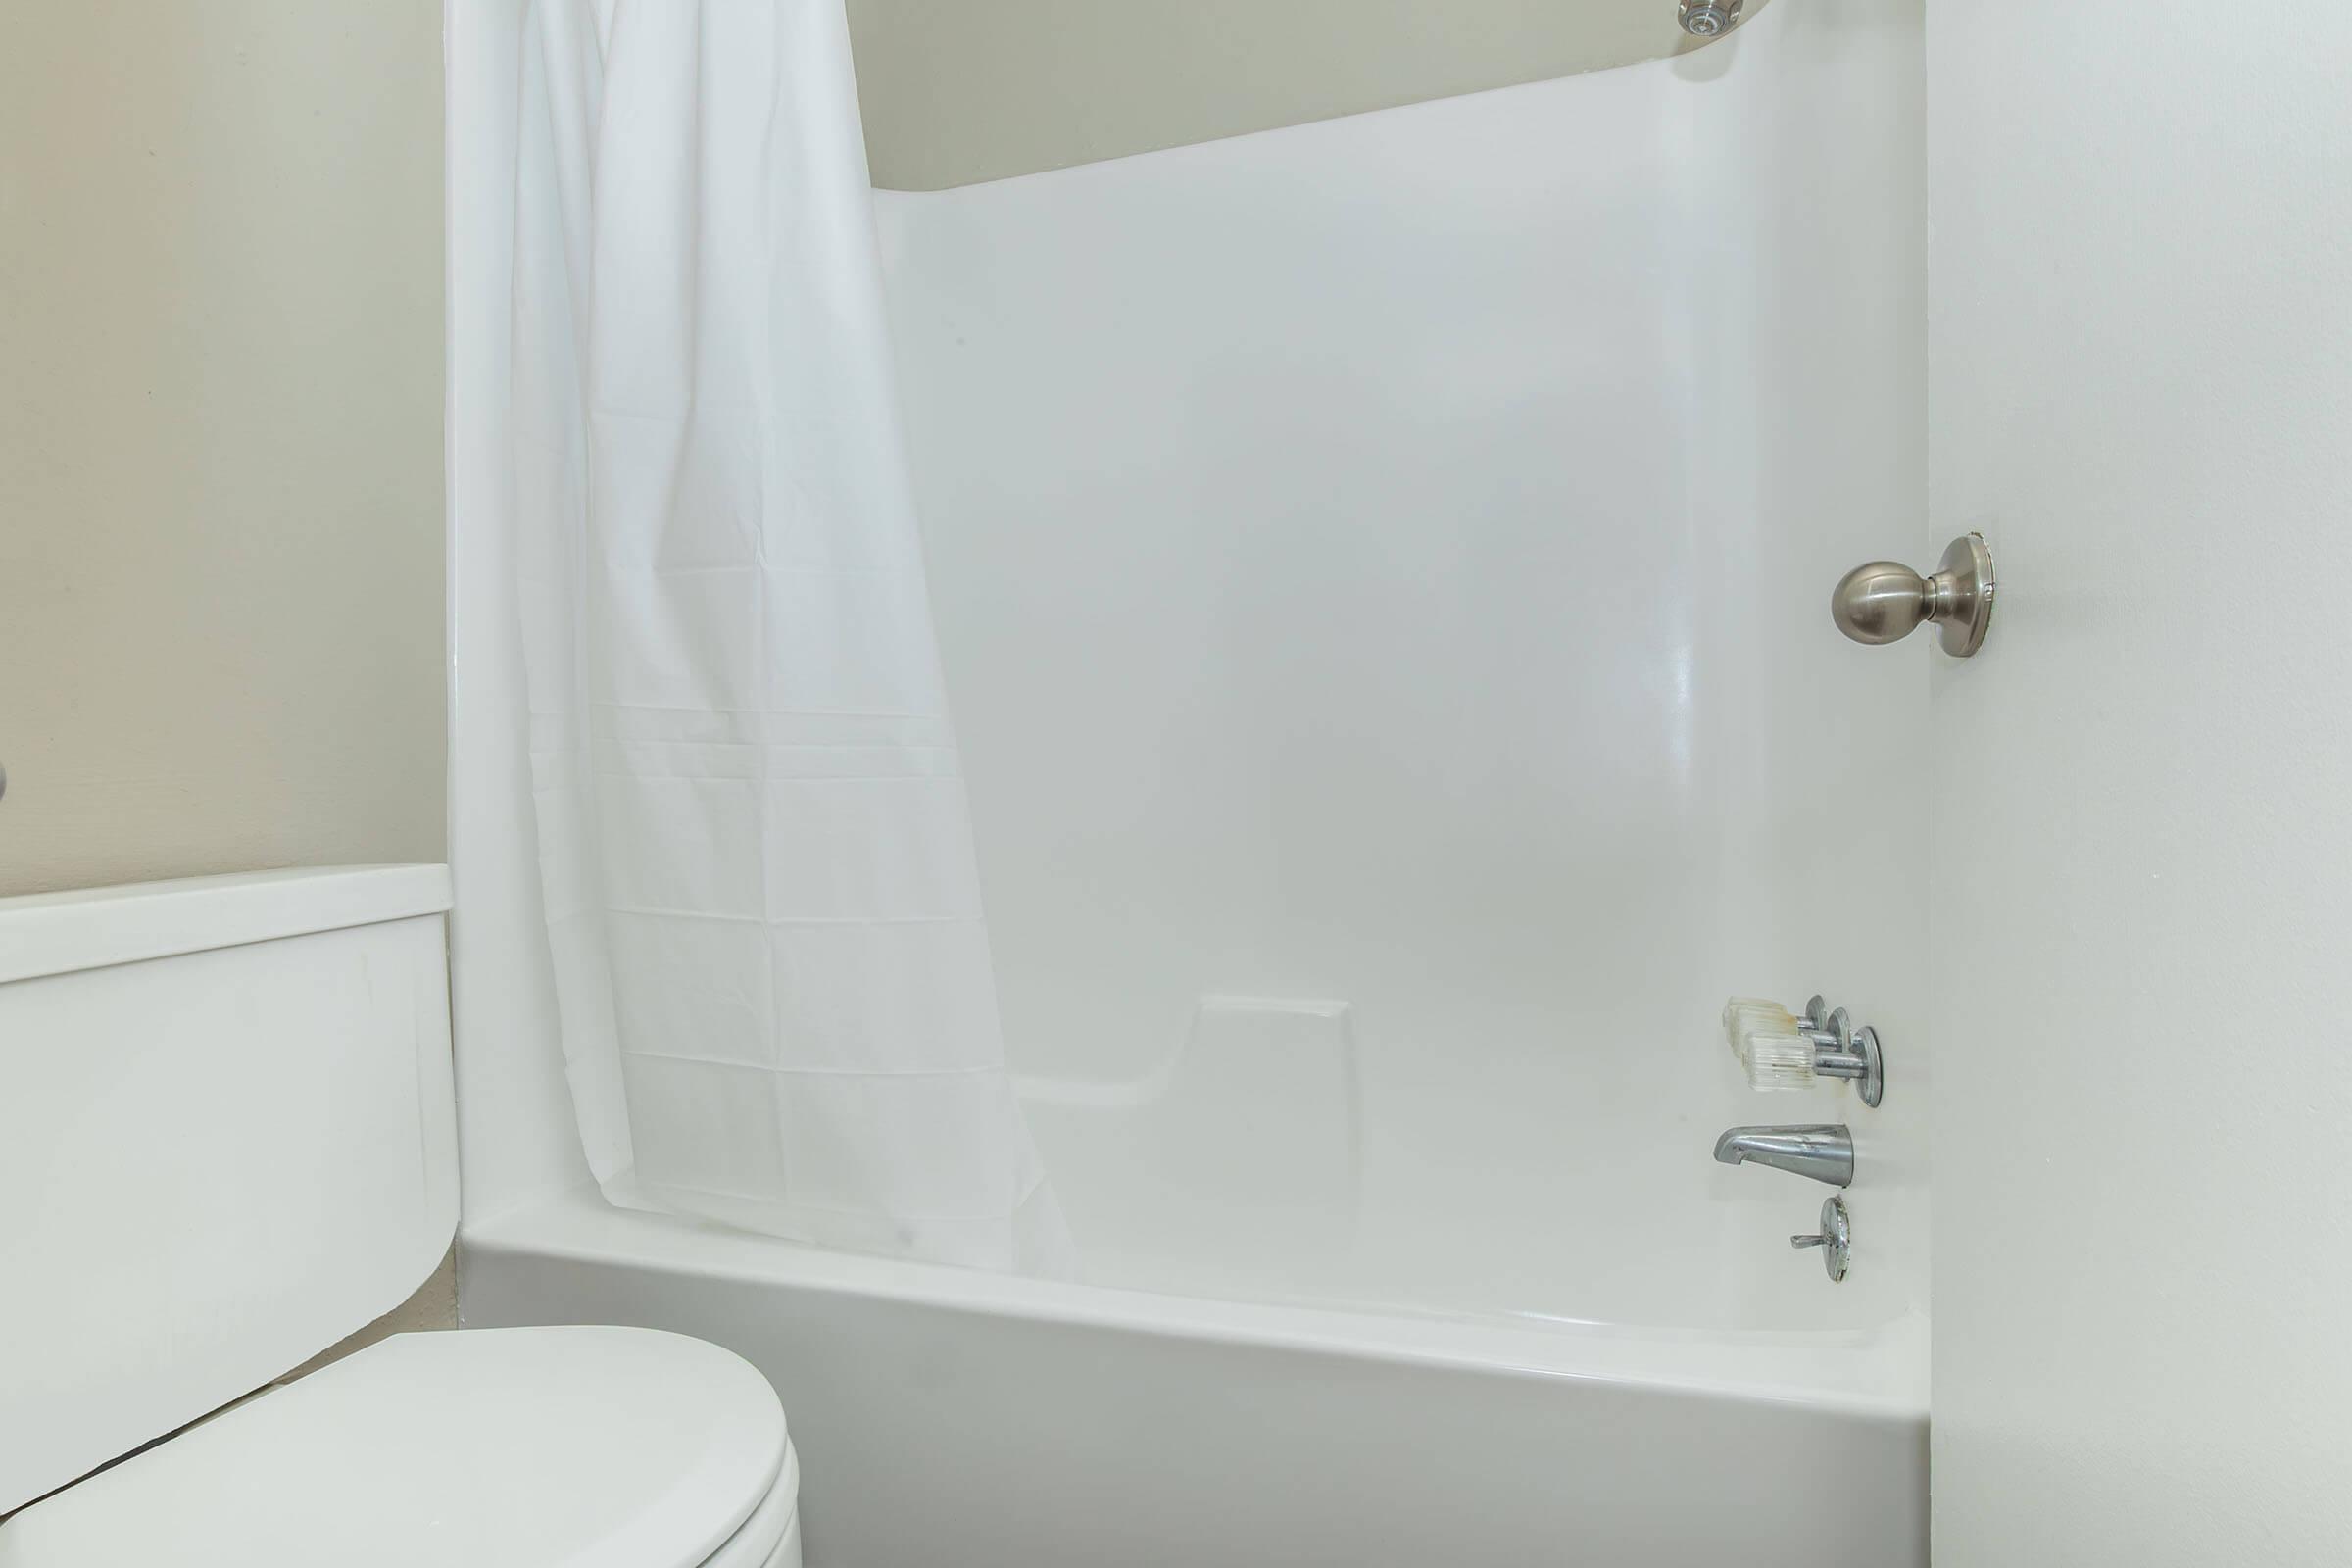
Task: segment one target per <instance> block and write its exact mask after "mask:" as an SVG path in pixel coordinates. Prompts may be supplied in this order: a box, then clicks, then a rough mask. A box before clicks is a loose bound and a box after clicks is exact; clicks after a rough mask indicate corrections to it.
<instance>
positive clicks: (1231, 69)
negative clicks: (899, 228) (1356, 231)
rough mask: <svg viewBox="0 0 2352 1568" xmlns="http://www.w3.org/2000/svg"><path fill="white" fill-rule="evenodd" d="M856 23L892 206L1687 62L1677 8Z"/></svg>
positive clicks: (1125, 5)
mask: <svg viewBox="0 0 2352 1568" xmlns="http://www.w3.org/2000/svg"><path fill="white" fill-rule="evenodd" d="M1749 4H1750V8H1751V10H1752V9H1755V8H1758V7H1760V6H1761V4H1762V0H1749ZM849 14H850V28H851V34H852V38H853V40H854V42H855V47H856V51H857V57H858V93H859V96H860V99H861V100H862V102H863V104H864V110H865V137H866V153H867V157H868V159H869V161H870V163H871V165H872V170H873V177H874V183H875V184H877V185H880V186H883V187H885V188H888V189H894V190H938V189H942V188H944V187H947V186H951V185H966V184H971V183H973V182H975V181H977V180H984V179H1001V178H1004V177H1005V176H1006V175H1010V174H1026V173H1034V172H1037V171H1039V170H1044V169H1058V168H1062V167H1064V166H1066V165H1070V164H1082V163H1090V162H1092V161H1094V160H1096V159H1100V158H1116V157H1120V156H1122V155H1124V154H1127V153H1136V152H1145V151H1149V150H1150V149H1152V148H1155V147H1172V146H1179V145H1182V144H1184V143H1187V142H1196V141H1209V140H1213V139H1215V138H1217V137H1221V136H1234V135H1239V134H1241V133H1243V132H1245V131H1251V130H1265V129H1269V128H1271V127H1273V126H1276V125H1294V124H1299V123H1302V122H1305V121H1309V120H1326V119H1330V118H1331V117H1333V116H1336V115H1348V114H1356V113H1359V112H1361V111H1363V110H1367V109H1385V108H1388V107H1391V106H1393V105H1396V104H1404V103H1413V102H1417V101H1419V100H1421V99H1425V98H1444V97H1449V96H1451V95H1453V94H1455V93H1464V92H1476V91H1479V90H1481V89H1483V88H1488V87H1501V86H1507V85H1510V84H1512V83H1515V82H1523V81H1541V80H1544V79H1546V78H1549V77H1552V76H1564V75H1569V74H1572V73H1577V72H1583V71H1595V70H1598V69H1600V68H1602V67H1604V66H1620V65H1627V64H1630V63H1632V62H1634V61H1637V60H1653V59H1656V58H1658V57H1659V56H1662V55H1670V54H1676V53H1680V52H1681V51H1683V50H1684V49H1687V48H1691V47H1695V46H1697V45H1696V40H1693V39H1691V38H1689V37H1686V36H1685V35H1684V33H1683V32H1682V30H1681V28H1680V27H1679V26H1677V25H1676V23H1675V0H849Z"/></svg>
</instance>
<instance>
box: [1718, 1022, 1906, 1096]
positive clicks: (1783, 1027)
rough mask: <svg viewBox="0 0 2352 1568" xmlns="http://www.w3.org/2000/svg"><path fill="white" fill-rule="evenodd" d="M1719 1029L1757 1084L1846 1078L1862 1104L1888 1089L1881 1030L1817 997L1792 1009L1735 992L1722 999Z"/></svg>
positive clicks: (1787, 1085) (1799, 1085)
mask: <svg viewBox="0 0 2352 1568" xmlns="http://www.w3.org/2000/svg"><path fill="white" fill-rule="evenodd" d="M1723 1034H1724V1039H1725V1040H1727V1041H1728V1042H1730V1044H1731V1048H1732V1054H1734V1055H1735V1056H1738V1057H1739V1058H1740V1067H1741V1068H1742V1069H1743V1070H1744V1071H1745V1072H1746V1073H1747V1081H1748V1083H1749V1084H1750V1085H1752V1086H1753V1087H1755V1088H1757V1089H1809V1088H1811V1087H1812V1086H1813V1085H1814V1084H1815V1083H1817V1082H1819V1081H1820V1080H1821V1079H1824V1078H1843V1079H1846V1080H1849V1081H1850V1082H1851V1083H1852V1084H1853V1086H1854V1089H1855V1092H1856V1093H1857V1094H1859V1095H1860V1096H1861V1097H1862V1103H1864V1104H1865V1105H1870V1106H1873V1107H1876V1106H1877V1104H1878V1103H1879V1101H1880V1100H1881V1099H1882V1098H1884V1096H1885V1095H1886V1092H1887V1062H1886V1055H1885V1053H1884V1052H1883V1051H1882V1050H1881V1049H1880V1046H1879V1032H1878V1031H1877V1030H1876V1029H1873V1028H1872V1027H1871V1026H1870V1025H1868V1024H1864V1025H1862V1026H1861V1027H1860V1028H1856V1027H1854V1026H1853V1023H1852V1020H1850V1019H1849V1018H1848V1017H1847V1016H1846V1012H1845V1009H1844V1008H1843V1007H1836V1008H1833V1007H1831V1006H1830V1005H1828V1003H1826V1002H1824V1001H1823V1000H1822V999H1821V998H1820V997H1814V998H1812V999H1811V1000H1810V1001H1808V1002H1807V1003H1806V1004H1805V1010H1804V1012H1803V1013H1801V1014H1798V1013H1792V1012H1790V1011H1789V1009H1788V1008H1786V1007H1784V1006H1782V1005H1780V1004H1779V1003H1777V1002H1764V1001H1760V1000H1758V999H1757V998H1754V997H1734V998H1732V999H1731V1000H1730V1001H1729V1002H1726V1003H1725V1004H1724V1005H1723Z"/></svg>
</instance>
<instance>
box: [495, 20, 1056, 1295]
mask: <svg viewBox="0 0 2352 1568" xmlns="http://www.w3.org/2000/svg"><path fill="white" fill-rule="evenodd" d="M517 85H518V103H519V112H520V117H521V118H520V123H519V124H518V126H517V132H518V146H519V155H518V158H517V164H516V171H515V177H516V189H515V255H514V294H513V300H512V307H513V313H514V318H513V319H514V339H513V352H514V365H513V383H512V384H513V388H514V392H513V407H512V409H511V410H510V419H511V424H510V438H509V457H510V459H511V473H512V477H513V481H514V489H513V493H512V495H511V498H510V501H511V508H510V515H511V516H512V517H513V519H514V523H515V529H516V538H515V545H516V550H515V583H516V601H515V602H516V612H517V613H518V614H519V615H520V617H521V626H520V641H521V646H522V649H523V655H524V662H525V664H526V666H527V671H526V673H527V678H528V689H529V693H530V723H531V734H530V737H529V742H528V744H529V748H530V764H531V783H532V790H533V797H534V800H535V804H536V807H537V814H538V825H539V858H540V868H541V873H542V878H541V880H542V885H543V892H544V897H545V907H546V916H547V931H548V939H549V951H550V958H551V962H552V965H553V969H554V976H555V984H556V991H557V996H558V1001H559V1004H560V1009H561V1012H562V1020H563V1034H564V1054H565V1058H566V1066H567V1069H568V1073H569V1077H570V1080H571V1084H572V1089H573V1098H574V1102H575V1103H576V1105H577V1107H578V1110H579V1114H580V1122H581V1129H582V1134H583V1139H584V1142H585V1144H586V1147H587V1150H588V1155H589V1161H590V1164H591V1167H592V1168H593V1170H594V1172H595V1174H596V1176H597V1177H598V1179H599V1180H600V1182H602V1183H603V1184H604V1186H605V1189H606V1191H607V1192H608V1193H609V1194H611V1195H612V1196H613V1198H614V1199H615V1201H622V1202H629V1203H637V1204H649V1205H654V1206H660V1207H664V1208H669V1209H675V1210H679V1211H684V1212H689V1213H693V1214H697V1215H702V1216H707V1217H710V1218H714V1219H718V1220H722V1221H724V1222H727V1223H730V1224H734V1225H737V1226H741V1227H745V1228H749V1229H754V1230H759V1231H764V1232H769V1233H772V1234H776V1235H781V1236H789V1237H793V1238H796V1239H800V1240H804V1241H809V1242H814V1243H818V1244H821V1245H827V1246H835V1247H842V1248H848V1249H854V1250H860V1251H872V1252H884V1253H890V1254H895V1255H902V1256H910V1257H918V1258H925V1259H931V1260H936V1261H946V1262H955V1263H962V1264H968V1265H975V1266H983V1267H996V1268H1017V1269H1024V1270H1031V1271H1054V1270H1058V1269H1059V1268H1061V1267H1062V1266H1064V1263H1065V1259H1066V1248H1067V1241H1066V1236H1065V1234H1064V1232H1063V1229H1062V1224H1061V1219H1060V1214H1059V1211H1058V1209H1057V1207H1056V1206H1055V1204H1054V1198H1053V1195H1052V1191H1051V1189H1050V1188H1049V1187H1048V1186H1047V1185H1046V1183H1045V1179H1044V1175H1043V1172H1042V1170H1041V1168H1040V1166H1039V1162H1038V1159H1037V1155H1036V1152H1035V1150H1034V1148H1033V1146H1032V1145H1031V1142H1030V1139H1029V1135H1028V1132H1027V1130H1026V1128H1025V1127H1024V1125H1023V1123H1022V1119H1021V1114H1020V1108H1019V1105H1018V1103H1017V1102H1016V1101H1015V1099H1014V1097H1013V1093H1012V1089H1011V1085H1010V1081H1009V1079H1008V1078H1007V1076H1006V1073H1005V1062H1004V1052H1003V1045H1002V1041H1001V1039H1000V1036H999V1031H998V1022H997V1004H996V995H995V988H994V980H993V977H992V973H991V967H990V959H989V948H988V935H987V929H986V926H985V925H984V923H983V921H982V917H981V907H980V899H979V889H978V882H977V875H976V869H975V864H974V859H973V853H972V847H971V842H970V831H969V828H968V825H967V820H966V814H965V805H964V793H963V786H962V782H961V779H960V777H959V775H958V771H957V763H956V746H955V737H954V734H953V732H952V730H951V728H950V724H949V718H948V711H947V706H946V702H945V696H944V691H943V688H942V684H941V679H940V671H939V660H938V654H937V650H936V647H935V644H934V637H933V631H932V626H931V615H930V609H929V604H928V601H927V598H926V594H925V589H924V581H923V570H922V560H921V553H920V543H919V540H918V538H917V535H916V532H915V527H914V523H913V513H912V506H911V501H910V497H909V492H908V484H907V474H906V469H905V462H904V458H903V456H902V451H901V440H900V434H899V428H898V416H897V412H896V409H895V405H894V395H893V390H892V384H891V375H890V365H889V345H888V341H887V338H886V334H885V326H884V321H883V314H882V303H881V293H880V277H879V271H878V266H877V258H876V255H875V245H874V237H873V227H872V214H871V196H870V193H869V191H868V189H867V184H866V174H865V155H864V146H863V141H862V137H861V132H860V130H859V126H858V111H857V89H856V85H855V79H854V77H853V75H852V73H851V68H850V55H849V38H848V33H847V28H846V25H845V23H844V19H843V15H842V0H700V3H696V0H538V3H537V4H536V6H535V8H534V9H533V11H532V12H531V13H530V14H529V16H528V19H527V22H526V27H525V36H524V46H523V65H522V71H521V79H520V81H519V82H518V84H517ZM462 676H463V672H462V671H461V677H462Z"/></svg>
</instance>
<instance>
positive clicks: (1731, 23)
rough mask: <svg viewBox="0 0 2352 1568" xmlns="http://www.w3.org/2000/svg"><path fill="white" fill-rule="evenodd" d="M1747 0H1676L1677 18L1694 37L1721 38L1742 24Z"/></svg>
mask: <svg viewBox="0 0 2352 1568" xmlns="http://www.w3.org/2000/svg"><path fill="white" fill-rule="evenodd" d="M1745 3H1746V0H1676V3H1675V20H1676V21H1678V22H1680V23H1681V24H1682V25H1683V30H1684V31H1685V32H1687V33H1689V34H1690V35H1691V37H1693V38H1720V37H1722V36H1723V35H1724V34H1725V33H1727V32H1729V31H1731V30H1732V29H1733V28H1734V27H1737V26H1738V25H1740V7H1741V6H1742V5H1744V4H1745Z"/></svg>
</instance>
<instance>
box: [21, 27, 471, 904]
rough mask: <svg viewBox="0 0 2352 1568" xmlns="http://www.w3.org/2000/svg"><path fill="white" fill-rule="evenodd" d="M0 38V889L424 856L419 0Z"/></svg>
mask: <svg viewBox="0 0 2352 1568" xmlns="http://www.w3.org/2000/svg"><path fill="white" fill-rule="evenodd" d="M0 39H5V40H6V42H5V44H0V766H5V767H6V768H7V771H8V778H9V785H8V793H7V796H6V798H5V799H0V894H8V893H21V892H26V891H31V890H37V889H47V888H58V887H72V886H80V885H89V884H96V883H106V882H116V881H124V880H132V879H138V878H145V877H158V876H175V875H184V874H193V873H198V872H209V871H225V870H236V869H244V868H250V867H257V866H270V865H286V864H301V863H320V862H331V861H345V860H397V859H438V858H441V856H442V853H443V834H442V730H443V703H442V675H441V664H442V660H441V633H442V527H441V516H442V480H441V471H442V464H441V8H440V4H439V0H371V3H369V4H367V5H306V4H294V3H289V0H207V3H205V4H202V5H182V4H172V3H167V0H72V3H71V4H57V3H53V0H0Z"/></svg>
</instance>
